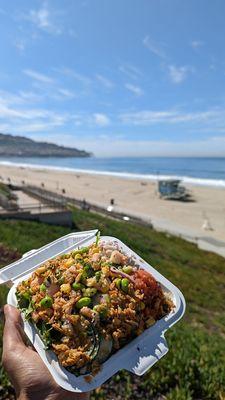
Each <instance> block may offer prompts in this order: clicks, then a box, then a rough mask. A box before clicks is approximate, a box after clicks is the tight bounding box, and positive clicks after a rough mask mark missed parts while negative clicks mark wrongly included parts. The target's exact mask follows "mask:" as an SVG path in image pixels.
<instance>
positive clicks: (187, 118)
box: [119, 108, 225, 128]
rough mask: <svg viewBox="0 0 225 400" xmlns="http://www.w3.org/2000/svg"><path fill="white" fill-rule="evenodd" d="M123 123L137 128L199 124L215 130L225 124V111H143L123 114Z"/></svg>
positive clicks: (217, 109) (121, 115)
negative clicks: (157, 125)
mask: <svg viewBox="0 0 225 400" xmlns="http://www.w3.org/2000/svg"><path fill="white" fill-rule="evenodd" d="M119 119H120V121H121V122H122V123H124V124H128V125H136V126H148V125H153V124H159V123H164V124H165V123H166V124H179V123H195V124H196V123H198V124H211V126H214V127H215V128H216V127H217V126H218V124H223V123H225V109H223V108H221V109H219V108H215V109H209V110H206V111H199V112H186V113H185V112H181V111H178V110H160V111H153V110H142V111H137V112H130V113H122V114H120V115H119Z"/></svg>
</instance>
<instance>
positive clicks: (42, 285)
mask: <svg viewBox="0 0 225 400" xmlns="http://www.w3.org/2000/svg"><path fill="white" fill-rule="evenodd" d="M45 291H46V286H45V284H44V283H42V284H41V286H40V292H45Z"/></svg>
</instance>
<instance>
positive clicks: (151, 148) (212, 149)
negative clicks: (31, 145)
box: [37, 132, 225, 157]
mask: <svg viewBox="0 0 225 400" xmlns="http://www.w3.org/2000/svg"><path fill="white" fill-rule="evenodd" d="M109 136H110V137H112V136H113V138H114V140H113V141H112V140H109ZM109 136H105V135H104V136H101V137H99V136H98V137H95V138H93V136H86V137H81V136H80V135H73V137H71V136H70V135H67V134H65V135H64V134H63V135H62V134H57V133H55V132H54V133H52V134H49V136H47V137H45V139H46V140H48V141H53V142H56V143H58V144H61V145H63V144H65V140H66V141H67V142H69V143H70V146H71V147H72V146H74V147H76V146H77V144H78V143H79V148H82V149H85V150H87V151H91V152H93V153H94V154H95V155H96V156H100V157H101V156H102V154H104V157H111V156H118V157H123V156H131V157H132V156H133V157H136V156H146V157H147V156H153V157H154V156H155V157H157V156H159V157H160V156H162V157H163V156H171V157H176V156H180V157H182V156H183V157H185V156H186V157H194V156H196V157H201V156H205V157H207V156H215V157H220V156H223V155H224V153H225V138H224V137H221V136H217V137H216V136H214V137H211V138H209V139H206V140H189V141H185V142H184V141H179V140H177V141H176V142H174V141H173V142H171V141H168V140H138V141H133V140H130V139H127V140H126V139H120V138H119V137H118V135H115V134H113V133H112V134H111V135H109ZM37 138H38V137H37ZM40 139H41V137H40Z"/></svg>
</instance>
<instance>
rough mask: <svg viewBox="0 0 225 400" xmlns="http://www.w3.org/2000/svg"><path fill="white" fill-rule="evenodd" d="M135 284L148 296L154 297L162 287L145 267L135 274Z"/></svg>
mask: <svg viewBox="0 0 225 400" xmlns="http://www.w3.org/2000/svg"><path fill="white" fill-rule="evenodd" d="M134 281H135V286H136V288H137V289H140V290H141V291H142V292H144V294H145V296H146V297H150V298H152V297H154V296H155V295H157V294H158V292H159V290H160V287H159V285H158V283H157V281H156V280H155V278H154V277H153V276H152V275H151V274H149V273H148V272H147V271H145V270H143V269H139V270H138V271H136V272H135V274H134Z"/></svg>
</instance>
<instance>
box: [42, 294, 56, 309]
mask: <svg viewBox="0 0 225 400" xmlns="http://www.w3.org/2000/svg"><path fill="white" fill-rule="evenodd" d="M52 304H53V300H52V298H51V297H50V296H45V297H44V298H43V299H42V300H41V301H40V305H41V307H44V308H50V307H51V306H52Z"/></svg>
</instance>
